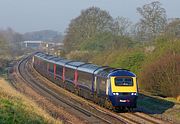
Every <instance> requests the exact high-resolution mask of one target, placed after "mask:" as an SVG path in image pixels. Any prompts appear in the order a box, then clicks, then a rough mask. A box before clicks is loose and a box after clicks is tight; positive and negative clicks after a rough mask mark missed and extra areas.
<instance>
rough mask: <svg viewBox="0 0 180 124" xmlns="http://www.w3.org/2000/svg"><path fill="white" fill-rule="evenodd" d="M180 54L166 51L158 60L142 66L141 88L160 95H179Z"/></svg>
mask: <svg viewBox="0 0 180 124" xmlns="http://www.w3.org/2000/svg"><path fill="white" fill-rule="evenodd" d="M179 62H180V54H172V53H166V54H165V55H163V56H162V57H160V58H159V60H156V61H155V62H152V63H151V64H149V65H146V67H144V69H143V71H142V72H141V76H140V82H141V84H140V85H141V86H142V88H144V89H145V90H147V91H149V92H152V93H154V94H155V95H160V96H164V97H167V96H173V97H177V96H178V95H180V90H179V88H180V76H179V75H180V63H179Z"/></svg>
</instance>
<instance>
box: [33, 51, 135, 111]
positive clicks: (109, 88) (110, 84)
mask: <svg viewBox="0 0 180 124" xmlns="http://www.w3.org/2000/svg"><path fill="white" fill-rule="evenodd" d="M32 61H33V67H34V68H35V69H36V70H37V71H38V72H39V73H40V74H42V75H43V76H44V77H46V78H48V79H49V80H51V81H52V82H54V83H55V84H57V85H58V86H60V87H63V88H65V89H67V90H69V91H71V92H73V93H75V94H77V95H79V96H81V97H84V98H86V99H89V100H92V101H94V102H95V103H97V104H99V105H102V106H104V107H106V108H109V109H118V110H119V109H124V108H128V109H129V110H132V109H133V108H135V107H136V104H137V97H138V86H137V79H136V75H135V74H134V73H133V72H131V71H129V70H126V69H121V68H111V67H109V66H98V65H94V64H91V63H85V62H79V61H72V60H68V59H65V58H60V57H55V56H52V55H47V54H45V53H41V52H38V53H36V54H35V55H34V56H33V58H32Z"/></svg>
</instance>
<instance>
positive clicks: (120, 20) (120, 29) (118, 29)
mask: <svg viewBox="0 0 180 124" xmlns="http://www.w3.org/2000/svg"><path fill="white" fill-rule="evenodd" d="M131 24H132V22H131V21H130V20H129V19H128V18H125V17H117V18H115V19H114V33H115V34H116V35H118V36H127V35H129V31H130V27H131Z"/></svg>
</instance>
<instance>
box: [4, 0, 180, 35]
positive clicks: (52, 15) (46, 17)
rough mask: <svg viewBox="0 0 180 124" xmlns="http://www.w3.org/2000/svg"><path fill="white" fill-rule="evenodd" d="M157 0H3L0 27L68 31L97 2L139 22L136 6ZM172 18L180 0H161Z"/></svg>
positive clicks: (178, 14) (177, 13)
mask: <svg viewBox="0 0 180 124" xmlns="http://www.w3.org/2000/svg"><path fill="white" fill-rule="evenodd" d="M153 1H154V0H0V29H6V28H7V27H10V28H12V29H13V30H14V31H16V32H19V33H25V32H32V31H39V30H55V31H59V32H61V33H64V32H65V30H66V29H67V28H68V25H69V23H70V21H71V20H72V19H73V18H76V17H77V16H79V15H80V13H81V11H82V10H85V9H87V8H89V7H92V6H96V7H99V8H101V9H102V10H106V11H108V12H109V13H110V15H111V16H112V17H113V18H116V17H117V16H120V17H121V16H123V17H126V18H129V19H130V20H131V21H132V22H134V23H135V22H137V21H138V20H139V18H140V15H139V14H138V13H137V11H136V8H137V7H142V6H143V5H144V4H147V3H151V2H153ZM159 1H160V2H161V3H162V7H163V8H165V9H166V14H167V17H168V18H174V17H178V18H180V0H159Z"/></svg>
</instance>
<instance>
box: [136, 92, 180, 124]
mask: <svg viewBox="0 0 180 124" xmlns="http://www.w3.org/2000/svg"><path fill="white" fill-rule="evenodd" d="M138 107H139V109H140V110H141V111H143V112H144V113H147V114H150V115H153V116H156V117H160V118H163V119H166V120H171V121H173V122H178V123H180V104H175V103H174V102H173V101H171V100H169V99H168V100H167V98H166V99H165V98H163V99H162V98H155V97H151V96H145V95H142V94H140V95H139V98H138Z"/></svg>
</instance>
